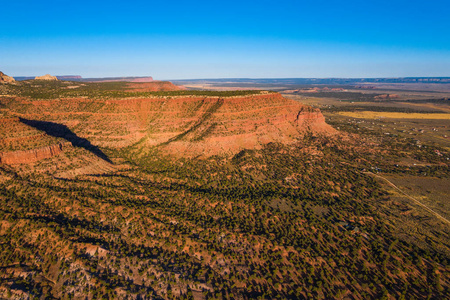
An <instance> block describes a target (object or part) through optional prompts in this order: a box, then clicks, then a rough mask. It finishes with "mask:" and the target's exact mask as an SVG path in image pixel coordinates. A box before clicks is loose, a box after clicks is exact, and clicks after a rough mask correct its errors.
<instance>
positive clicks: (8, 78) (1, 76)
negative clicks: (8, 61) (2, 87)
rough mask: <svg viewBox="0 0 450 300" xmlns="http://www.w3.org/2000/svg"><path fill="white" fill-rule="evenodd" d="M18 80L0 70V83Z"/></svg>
mask: <svg viewBox="0 0 450 300" xmlns="http://www.w3.org/2000/svg"><path fill="white" fill-rule="evenodd" d="M15 81H16V80H15V79H14V78H13V77H11V76H8V75H6V74H4V73H3V72H0V83H11V82H15Z"/></svg>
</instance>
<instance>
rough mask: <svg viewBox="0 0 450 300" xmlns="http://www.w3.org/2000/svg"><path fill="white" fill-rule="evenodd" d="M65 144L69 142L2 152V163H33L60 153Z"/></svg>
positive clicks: (0, 153) (0, 159) (0, 158)
mask: <svg viewBox="0 0 450 300" xmlns="http://www.w3.org/2000/svg"><path fill="white" fill-rule="evenodd" d="M65 146H67V144H64V143H59V144H56V145H51V146H47V147H42V148H38V149H32V150H26V151H11V152H0V163H2V164H9V165H12V164H27V163H33V162H36V161H38V160H41V159H44V158H51V157H53V156H55V155H58V154H60V153H61V152H62V151H63V148H64V147H65Z"/></svg>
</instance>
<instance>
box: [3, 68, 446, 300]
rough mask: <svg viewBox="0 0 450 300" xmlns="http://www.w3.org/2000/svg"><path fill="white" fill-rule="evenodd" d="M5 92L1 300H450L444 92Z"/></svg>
mask: <svg viewBox="0 0 450 300" xmlns="http://www.w3.org/2000/svg"><path fill="white" fill-rule="evenodd" d="M0 75H2V76H3V75H4V74H3V73H0ZM3 81H4V82H2V83H0V237H1V238H0V298H6V299H180V298H181V299H427V298H428V299H448V298H449V297H450V291H449V288H450V266H449V262H450V224H449V221H450V202H449V194H450V190H449V186H450V177H449V175H450V173H449V166H450V161H449V158H450V141H449V136H450V118H449V116H450V105H449V100H448V97H449V94H450V89H447V87H448V85H449V84H448V83H446V82H442V83H430V82H421V83H395V82H381V83H373V84H370V85H368V84H362V83H356V84H348V83H345V85H344V84H336V83H332V84H328V85H327V84H325V83H322V84H319V85H318V84H302V85H301V86H299V85H298V84H295V83H289V84H288V83H286V82H281V81H280V82H263V83H255V82H246V83H242V82H237V81H236V82H227V83H226V84H224V83H215V82H190V83H189V84H186V86H187V87H188V88H187V87H185V86H179V85H175V84H173V83H171V82H162V81H154V82H137V81H139V80H136V81H135V82H121V81H114V82H80V81H64V80H25V81H13V80H11V79H9V77H8V78H7V77H5V80H3ZM176 84H181V83H180V82H177V83H176ZM408 84H409V85H408ZM400 85H401V86H400ZM435 85H438V86H439V88H435ZM419 87H420V89H418V88H419Z"/></svg>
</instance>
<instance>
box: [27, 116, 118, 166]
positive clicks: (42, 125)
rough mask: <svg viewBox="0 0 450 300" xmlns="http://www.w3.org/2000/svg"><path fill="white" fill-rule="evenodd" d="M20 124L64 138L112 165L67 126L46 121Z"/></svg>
mask: <svg viewBox="0 0 450 300" xmlns="http://www.w3.org/2000/svg"><path fill="white" fill-rule="evenodd" d="M20 122H22V123H23V124H26V125H29V126H31V127H34V128H36V129H38V130H41V131H44V132H45V133H46V134H48V135H50V136H54V137H59V138H63V139H65V140H66V141H68V142H71V143H72V145H73V146H74V147H79V148H84V149H86V150H87V151H89V152H91V153H93V154H94V155H96V156H97V157H99V158H101V159H103V160H105V161H107V162H109V163H112V162H111V160H110V159H109V158H108V156H106V154H105V153H103V152H102V150H100V148H98V147H97V146H94V145H92V144H91V142H89V141H88V140H87V139H84V138H80V137H79V136H77V135H76V134H75V133H74V132H73V131H72V130H70V129H69V128H68V127H67V126H66V125H62V124H58V123H53V122H46V121H37V120H27V119H23V118H20Z"/></svg>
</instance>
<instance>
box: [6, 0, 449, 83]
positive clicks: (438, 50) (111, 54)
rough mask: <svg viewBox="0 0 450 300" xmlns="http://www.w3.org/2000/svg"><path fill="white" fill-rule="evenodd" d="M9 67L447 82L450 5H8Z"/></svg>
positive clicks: (323, 0)
mask: <svg viewBox="0 0 450 300" xmlns="http://www.w3.org/2000/svg"><path fill="white" fill-rule="evenodd" d="M0 20H1V25H0V71H3V72H4V73H6V74H8V75H12V76H21V75H43V74H45V73H50V74H54V75H64V74H77V75H82V76H83V77H105V76H145V75H150V76H153V77H154V78H155V79H183V78H227V77H252V78H273V77H397V76H450V1H449V0H437V1H434V0H429V1H423V0H422V1H416V0H409V1H406V0H389V1H385V0H377V1H375V0H365V1H362V0H360V1H354V0H350V1H345V0H341V1H332V0H315V1H311V0H309V1H283V0H280V1H266V0H259V1H244V0H241V1H234V0H229V1H213V0H210V1H115V0H109V1H95V0H92V1H84V0H82V1H73V0H72V1H66V0H58V1H54V0H47V1H2V3H1V4H0Z"/></svg>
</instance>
